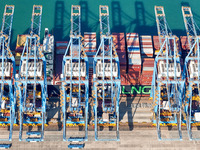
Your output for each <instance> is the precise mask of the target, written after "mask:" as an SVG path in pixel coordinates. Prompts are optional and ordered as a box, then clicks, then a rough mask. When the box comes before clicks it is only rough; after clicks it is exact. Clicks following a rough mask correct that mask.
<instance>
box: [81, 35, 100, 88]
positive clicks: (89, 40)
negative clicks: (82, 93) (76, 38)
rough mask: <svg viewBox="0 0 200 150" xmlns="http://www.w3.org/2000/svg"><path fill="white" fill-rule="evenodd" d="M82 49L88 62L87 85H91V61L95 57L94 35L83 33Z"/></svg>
mask: <svg viewBox="0 0 200 150" xmlns="http://www.w3.org/2000/svg"><path fill="white" fill-rule="evenodd" d="M84 48H85V53H86V55H87V56H88V62H89V85H90V86H91V85H92V83H93V59H94V56H95V55H96V52H97V49H96V33H95V32H84Z"/></svg>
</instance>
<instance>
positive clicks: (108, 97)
mask: <svg viewBox="0 0 200 150" xmlns="http://www.w3.org/2000/svg"><path fill="white" fill-rule="evenodd" d="M99 17H100V36H101V37H100V38H101V42H100V45H99V48H98V50H97V53H96V55H95V57H94V64H93V91H92V96H93V98H94V116H95V117H94V125H95V140H96V141H99V140H100V141H101V140H102V141H106V140H107V141H119V99H120V88H121V87H120V86H121V82H120V65H119V58H118V55H117V52H116V50H115V47H114V44H113V37H112V35H111V34H110V25H109V9H108V6H103V5H100V6H99ZM101 126H109V127H115V128H116V135H115V137H114V138H113V137H109V136H107V137H106V139H105V138H101V137H100V136H99V131H98V130H99V129H98V127H101Z"/></svg>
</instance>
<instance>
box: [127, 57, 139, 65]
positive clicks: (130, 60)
mask: <svg viewBox="0 0 200 150" xmlns="http://www.w3.org/2000/svg"><path fill="white" fill-rule="evenodd" d="M128 60H129V65H141V59H140V58H138V59H133V58H129V59H128Z"/></svg>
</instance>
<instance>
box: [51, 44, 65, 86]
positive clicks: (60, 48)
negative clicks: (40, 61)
mask: <svg viewBox="0 0 200 150" xmlns="http://www.w3.org/2000/svg"><path fill="white" fill-rule="evenodd" d="M67 46H68V42H67V41H57V42H56V53H55V54H56V57H55V74H54V85H60V84H61V82H60V75H61V74H62V61H63V56H64V54H65V51H66V49H67Z"/></svg>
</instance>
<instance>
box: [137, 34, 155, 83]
mask: <svg viewBox="0 0 200 150" xmlns="http://www.w3.org/2000/svg"><path fill="white" fill-rule="evenodd" d="M140 46H141V56H142V75H141V78H140V85H151V82H152V77H153V70H154V58H153V45H152V39H151V36H140Z"/></svg>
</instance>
